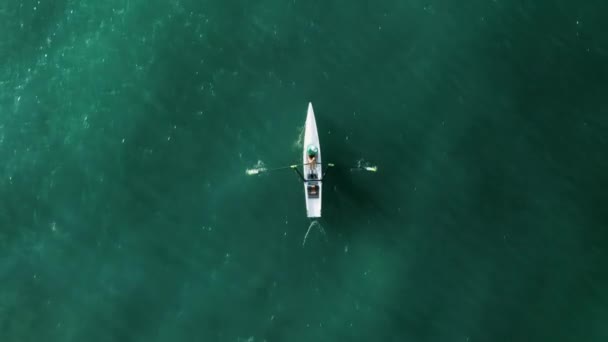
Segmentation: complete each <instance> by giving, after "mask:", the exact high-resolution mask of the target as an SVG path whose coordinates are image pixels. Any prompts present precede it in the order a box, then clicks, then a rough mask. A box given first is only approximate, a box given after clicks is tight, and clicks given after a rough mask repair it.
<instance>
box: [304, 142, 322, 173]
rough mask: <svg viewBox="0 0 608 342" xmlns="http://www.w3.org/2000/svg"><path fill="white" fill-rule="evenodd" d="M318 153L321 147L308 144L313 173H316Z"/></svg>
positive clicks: (309, 160)
mask: <svg viewBox="0 0 608 342" xmlns="http://www.w3.org/2000/svg"><path fill="white" fill-rule="evenodd" d="M317 153H319V148H318V147H317V146H315V145H312V144H310V145H308V148H307V149H306V154H307V156H308V165H309V166H310V172H311V174H316V171H317Z"/></svg>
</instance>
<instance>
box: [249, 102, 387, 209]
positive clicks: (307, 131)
mask: <svg viewBox="0 0 608 342" xmlns="http://www.w3.org/2000/svg"><path fill="white" fill-rule="evenodd" d="M334 166H335V165H334V164H332V163H327V165H326V167H325V169H324V170H323V168H322V167H323V163H322V160H321V143H320V141H319V133H318V131H317V122H316V120H315V113H314V111H313V108H312V103H309V104H308V113H307V114H306V124H305V127H304V144H303V153H302V172H300V170H299V169H298V165H297V164H296V165H290V166H285V167H277V168H272V169H266V168H264V167H258V168H254V169H248V170H247V174H248V175H257V174H260V173H262V172H270V171H276V170H284V169H288V168H290V169H293V170H295V171H296V173H297V174H298V175H299V176H300V179H301V180H302V183H304V200H305V201H306V215H307V216H308V217H309V218H318V217H321V198H322V191H323V179H324V178H325V175H326V173H327V170H328V169H329V168H330V167H334ZM356 169H361V170H365V171H370V172H376V171H377V170H378V168H377V167H376V166H359V167H357V168H356Z"/></svg>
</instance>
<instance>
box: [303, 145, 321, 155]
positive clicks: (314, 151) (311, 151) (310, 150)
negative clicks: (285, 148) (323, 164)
mask: <svg viewBox="0 0 608 342" xmlns="http://www.w3.org/2000/svg"><path fill="white" fill-rule="evenodd" d="M306 152H307V153H308V157H310V158H314V157H316V156H317V153H319V148H318V147H317V146H315V145H308V147H307V148H306Z"/></svg>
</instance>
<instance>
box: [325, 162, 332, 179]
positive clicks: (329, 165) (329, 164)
mask: <svg viewBox="0 0 608 342" xmlns="http://www.w3.org/2000/svg"><path fill="white" fill-rule="evenodd" d="M334 166H335V165H334V164H332V163H327V166H326V167H325V171H323V178H325V174H326V173H327V170H329V168H330V167H334Z"/></svg>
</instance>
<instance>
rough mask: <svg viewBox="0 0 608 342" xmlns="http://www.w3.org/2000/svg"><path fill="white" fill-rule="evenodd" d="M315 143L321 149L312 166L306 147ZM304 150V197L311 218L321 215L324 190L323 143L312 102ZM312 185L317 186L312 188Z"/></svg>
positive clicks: (307, 118) (307, 117) (309, 107)
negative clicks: (309, 162)
mask: <svg viewBox="0 0 608 342" xmlns="http://www.w3.org/2000/svg"><path fill="white" fill-rule="evenodd" d="M311 144H312V145H315V146H317V148H318V149H319V151H318V153H317V164H316V166H315V167H311V165H307V164H308V156H307V153H306V149H307V147H308V146H309V145H311ZM303 147H304V151H303V159H302V161H303V163H302V164H304V167H303V175H304V180H305V182H304V198H305V200H306V215H307V216H308V217H310V218H315V217H321V195H322V192H321V191H322V190H323V182H322V178H323V169H322V164H321V145H320V143H319V133H318V131H317V122H316V120H315V113H314V111H313V109H312V103H309V104H308V113H307V115H306V125H305V128H304V146H303ZM310 187H315V188H314V189H313V190H311V188H310Z"/></svg>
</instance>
